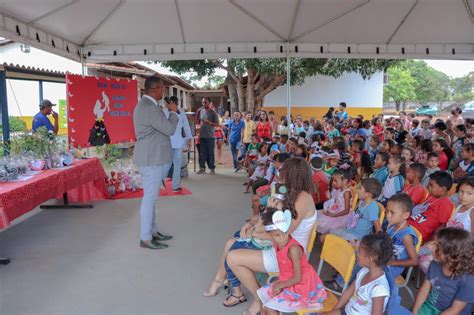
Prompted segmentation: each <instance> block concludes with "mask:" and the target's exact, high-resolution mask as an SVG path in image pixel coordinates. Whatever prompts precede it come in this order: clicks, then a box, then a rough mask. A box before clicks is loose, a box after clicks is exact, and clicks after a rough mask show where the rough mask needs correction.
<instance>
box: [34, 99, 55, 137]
mask: <svg viewBox="0 0 474 315" xmlns="http://www.w3.org/2000/svg"><path fill="white" fill-rule="evenodd" d="M53 106H56V104H53V103H51V101H50V100H42V101H41V103H40V104H39V108H40V111H39V113H38V114H36V115H35V117H34V118H33V132H35V131H36V129H38V128H39V127H45V128H46V129H48V131H49V132H53V133H54V134H58V129H59V123H58V113H56V112H55V111H53ZM48 115H51V116H53V119H54V126H53V124H52V123H51V121H50V120H49V118H48V117H47V116H48Z"/></svg>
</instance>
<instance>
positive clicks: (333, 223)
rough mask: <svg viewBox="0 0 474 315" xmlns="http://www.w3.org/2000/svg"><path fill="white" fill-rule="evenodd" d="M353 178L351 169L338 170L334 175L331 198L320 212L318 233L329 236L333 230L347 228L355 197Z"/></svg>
mask: <svg viewBox="0 0 474 315" xmlns="http://www.w3.org/2000/svg"><path fill="white" fill-rule="evenodd" d="M351 178H352V172H351V170H350V169H347V170H338V171H336V172H335V173H334V175H332V179H331V198H330V199H329V200H327V201H326V202H324V204H323V210H320V211H318V233H321V234H327V233H329V231H330V230H331V229H343V228H344V227H346V225H347V219H348V218H349V211H350V210H351V203H352V197H353V196H352V191H351V189H350V187H349V180H350V179H351Z"/></svg>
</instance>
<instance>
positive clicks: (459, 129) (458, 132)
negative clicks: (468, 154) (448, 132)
mask: <svg viewBox="0 0 474 315" xmlns="http://www.w3.org/2000/svg"><path fill="white" fill-rule="evenodd" d="M454 134H455V136H456V141H455V142H454V143H453V151H454V162H455V163H459V162H460V160H461V152H462V149H463V148H464V146H465V145H467V144H469V142H470V140H469V138H468V137H467V129H466V126H465V125H457V126H456V127H454Z"/></svg>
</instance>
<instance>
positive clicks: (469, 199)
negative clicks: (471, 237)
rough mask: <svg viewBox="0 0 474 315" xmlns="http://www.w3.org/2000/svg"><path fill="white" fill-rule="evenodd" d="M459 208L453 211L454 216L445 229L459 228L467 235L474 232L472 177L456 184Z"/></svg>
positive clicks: (473, 177)
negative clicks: (466, 232)
mask: <svg viewBox="0 0 474 315" xmlns="http://www.w3.org/2000/svg"><path fill="white" fill-rule="evenodd" d="M458 198H459V206H457V207H456V210H454V214H453V216H452V217H451V219H449V221H448V223H446V226H447V227H459V228H462V229H465V230H466V231H468V232H469V233H471V234H472V233H473V231H474V211H472V209H473V208H474V176H468V177H465V178H463V179H461V181H460V182H459V184H458Z"/></svg>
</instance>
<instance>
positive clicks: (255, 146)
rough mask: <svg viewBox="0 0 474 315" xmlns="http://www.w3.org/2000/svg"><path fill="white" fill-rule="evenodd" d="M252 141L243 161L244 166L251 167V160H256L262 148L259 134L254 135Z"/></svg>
mask: <svg viewBox="0 0 474 315" xmlns="http://www.w3.org/2000/svg"><path fill="white" fill-rule="evenodd" d="M250 141H251V142H250V143H249V145H248V147H247V152H246V154H245V160H244V162H243V164H244V166H245V167H247V168H250V166H251V162H253V161H255V160H256V159H257V157H258V152H259V148H260V143H258V139H257V135H255V134H254V135H252V136H251V138H250Z"/></svg>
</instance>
